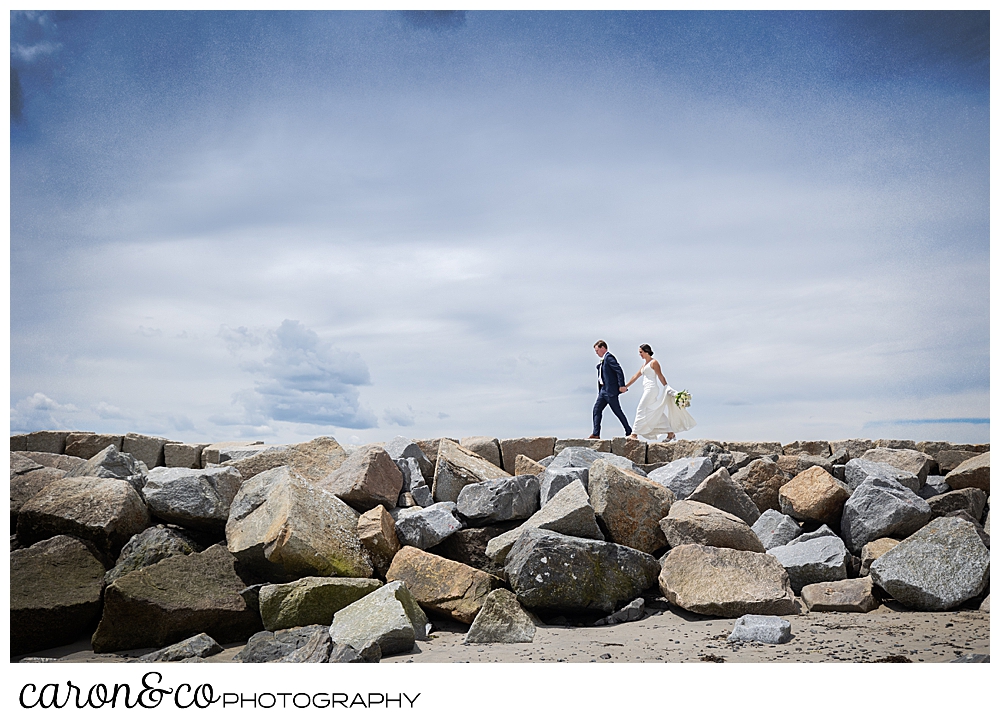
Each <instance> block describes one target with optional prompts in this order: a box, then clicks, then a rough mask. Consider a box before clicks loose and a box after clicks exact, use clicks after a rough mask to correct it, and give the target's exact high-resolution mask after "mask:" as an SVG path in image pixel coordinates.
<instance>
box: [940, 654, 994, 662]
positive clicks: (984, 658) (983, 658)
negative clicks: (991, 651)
mask: <svg viewBox="0 0 1000 723" xmlns="http://www.w3.org/2000/svg"><path fill="white" fill-rule="evenodd" d="M948 662H949V663H988V662H990V656H989V655H983V654H982V653H973V654H971V655H960V656H958V657H957V658H955V659H954V660H949V661H948Z"/></svg>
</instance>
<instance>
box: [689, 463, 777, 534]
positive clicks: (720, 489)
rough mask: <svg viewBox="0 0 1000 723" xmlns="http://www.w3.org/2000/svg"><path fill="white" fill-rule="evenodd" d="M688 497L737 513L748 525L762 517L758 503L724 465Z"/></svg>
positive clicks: (732, 513)
mask: <svg viewBox="0 0 1000 723" xmlns="http://www.w3.org/2000/svg"><path fill="white" fill-rule="evenodd" d="M687 499H688V500H691V501H692V502H703V503H705V504H706V505H712V507H717V508H718V509H720V510H723V511H724V512H728V513H729V514H731V515H736V516H737V517H739V518H740V519H741V520H743V521H744V522H746V523H747V524H748V525H752V524H753V523H754V522H756V521H757V518H758V517H760V510H758V509H757V505H755V504H754V501H753V500H752V499H750V497H749V495H747V493H746V492H744V491H743V489H742V488H741V487H740V486H739V485H737V484H736V483H735V482H733V480H732V478H731V477H730V476H729V472H728V471H727V470H726V469H725V468H724V467H723V468H720V469H718V470H716V471H715V472H713V473H712V474H710V475H709V476H708V477H706V478H705V480H704V481H703V482H702V483H701V484H700V485H698V486H697V487H696V488H695V490H694V492H692V493H691V494H689V495H688V496H687Z"/></svg>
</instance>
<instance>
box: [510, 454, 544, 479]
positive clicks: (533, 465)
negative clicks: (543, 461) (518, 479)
mask: <svg viewBox="0 0 1000 723" xmlns="http://www.w3.org/2000/svg"><path fill="white" fill-rule="evenodd" d="M514 474H515V475H517V476H520V475H522V474H533V475H535V476H536V477H538V476H540V475H543V474H545V467H544V466H543V465H540V464H538V462H536V461H535V460H533V459H531V458H530V457H525V456H524V455H523V454H519V455H517V458H516V459H515V460H514Z"/></svg>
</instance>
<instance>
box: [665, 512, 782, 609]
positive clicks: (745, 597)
mask: <svg viewBox="0 0 1000 723" xmlns="http://www.w3.org/2000/svg"><path fill="white" fill-rule="evenodd" d="M677 504H680V503H679V502H678V503H677ZM659 583H660V590H661V591H662V592H663V594H664V595H665V596H666V598H667V600H669V601H670V602H671V603H672V604H674V605H677V606H678V607H681V608H684V609H685V610H688V611H690V612H693V613H698V614H700V615H718V616H720V617H725V618H738V617H740V616H742V615H795V614H797V613H798V609H797V607H796V605H795V593H793V592H792V586H791V584H790V583H789V580H788V573H787V572H785V568H783V567H782V566H781V563H780V562H778V561H777V560H776V559H775V558H773V557H771V556H770V555H766V554H763V553H759V552H748V551H746V550H733V549H729V548H719V547H707V546H704V545H681V546H680V547H675V548H674V549H672V550H671V551H670V552H669V553H667V555H666V557H664V558H663V564H662V568H661V570H660V577H659Z"/></svg>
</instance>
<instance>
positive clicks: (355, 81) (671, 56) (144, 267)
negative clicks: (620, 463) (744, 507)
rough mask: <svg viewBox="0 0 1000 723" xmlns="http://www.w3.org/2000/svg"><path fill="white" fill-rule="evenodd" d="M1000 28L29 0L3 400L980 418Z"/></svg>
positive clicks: (546, 414) (331, 416)
mask: <svg viewBox="0 0 1000 723" xmlns="http://www.w3.org/2000/svg"><path fill="white" fill-rule="evenodd" d="M988 25H989V19H988V14H987V13H985V12H972V13H954V14H952V13H723V12H709V13H681V12H663V13H526V12H511V13H487V12H468V13H445V14H438V13H430V14H420V13H401V12H387V13H355V12H322V13H181V12H167V13H128V12H125V13H113V12H112V13H83V12H64V13H41V12H31V13H12V14H11V87H12V97H11V156H10V157H11V170H10V180H11V196H10V197H11V223H10V229H11V242H10V259H11V291H10V299H11V322H10V323H11V330H10V345H11V355H10V364H11V378H10V408H11V409H10V420H11V422H10V424H11V429H12V430H14V431H30V430H35V429H52V428H57V429H81V430H92V431H102V432H116V433H125V432H130V431H134V432H143V433H149V434H157V435H163V436H166V437H170V438H172V439H176V440H181V441H190V442H197V441H218V440H224V439H244V438H253V439H261V440H266V441H300V440H304V439H309V438H312V437H315V436H318V435H320V434H333V435H334V436H336V437H337V438H338V439H340V440H341V441H344V442H354V443H357V442H363V441H364V442H367V441H375V440H384V439H388V438H391V437H393V436H396V435H397V434H403V435H406V436H410V437H418V438H419V437H430V436H438V435H449V436H465V435H473V434H488V435H495V436H499V437H512V436H530V435H540V434H547V435H556V436H560V437H568V436H574V437H576V436H586V435H587V434H589V433H590V413H591V407H592V405H593V402H594V398H595V394H596V379H595V369H594V365H595V364H596V361H597V359H596V357H595V355H594V353H593V350H592V345H593V343H594V341H595V340H596V339H598V338H604V339H607V340H608V342H609V343H610V346H611V350H612V352H614V353H615V354H616V355H617V357H618V359H619V360H620V361H621V362H622V364H623V366H624V367H625V369H626V372H627V373H628V374H629V375H630V374H631V373H632V372H634V371H635V370H636V369H638V367H639V365H640V361H639V359H638V356H637V353H636V347H637V346H638V344H640V343H649V344H651V345H652V346H653V348H654V350H655V352H656V357H657V358H659V359H660V360H661V363H662V364H663V367H664V370H665V372H666V375H667V378H668V380H669V381H670V383H671V385H672V386H674V387H677V388H687V389H689V390H690V391H691V393H692V395H693V404H692V407H691V410H690V411H691V412H692V413H693V415H694V416H695V418H696V419H697V420H698V422H699V424H698V427H696V428H695V429H694V430H692V431H691V432H688V433H687V434H686V436H693V437H702V438H713V439H764V440H780V441H791V440H794V439H839V438H844V437H858V436H860V437H871V438H880V437H881V438H885V437H893V438H906V439H949V440H953V441H987V440H988V438H989V419H988V417H989V275H988V270H989V27H988ZM638 398H639V391H638V389H636V390H633V391H630V392H629V393H627V394H626V395H624V396H623V397H622V402H623V406H624V407H625V410H626V412H627V413H628V414H629V415H630V416H631V414H632V413H633V412H634V410H635V406H636V404H637V402H638ZM604 430H605V436H610V435H611V434H621V429H620V427H619V426H618V423H617V421H616V420H614V418H613V417H612V416H611V414H610V412H608V413H607V414H606V421H605V427H604Z"/></svg>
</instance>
